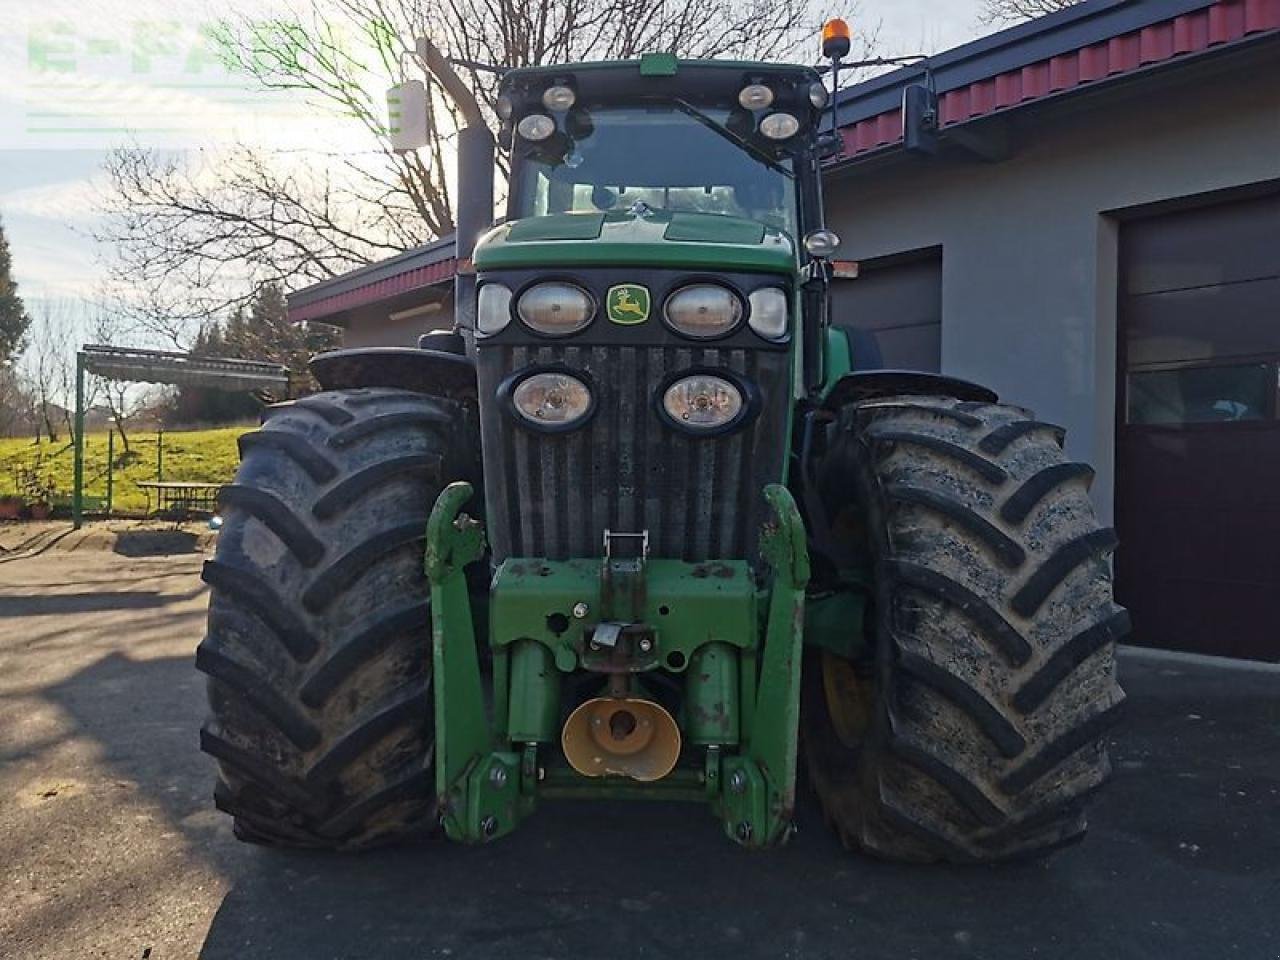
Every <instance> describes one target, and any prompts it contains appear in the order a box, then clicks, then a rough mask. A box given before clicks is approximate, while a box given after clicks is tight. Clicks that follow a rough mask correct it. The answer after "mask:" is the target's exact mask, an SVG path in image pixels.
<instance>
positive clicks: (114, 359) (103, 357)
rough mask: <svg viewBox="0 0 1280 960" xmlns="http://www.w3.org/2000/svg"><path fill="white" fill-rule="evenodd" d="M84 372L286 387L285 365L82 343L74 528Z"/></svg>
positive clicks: (79, 520)
mask: <svg viewBox="0 0 1280 960" xmlns="http://www.w3.org/2000/svg"><path fill="white" fill-rule="evenodd" d="M87 373H91V374H93V375H94V376H98V377H102V378H104V379H106V380H132V381H136V382H139V383H171V384H177V385H179V386H188V387H207V388H209V389H210V390H227V391H233V392H234V391H248V390H263V389H268V388H273V387H274V388H277V389H280V390H282V391H283V392H284V393H285V394H286V395H287V394H288V392H289V385H290V380H289V369H288V368H287V367H285V366H282V365H281V364H278V363H267V362H264V361H260V360H226V359H221V358H213V357H208V358H206V357H193V356H191V355H189V354H186V353H176V352H174V351H171V350H144V349H141V348H138V347H107V346H102V345H97V344H85V345H84V346H83V347H81V348H80V350H79V352H77V353H76V429H75V433H76V435H75V467H74V470H75V480H74V483H75V490H74V493H73V495H72V501H71V518H72V524H73V525H74V527H75V529H77V530H79V529H80V527H81V525H82V524H83V522H84V378H85V374H87Z"/></svg>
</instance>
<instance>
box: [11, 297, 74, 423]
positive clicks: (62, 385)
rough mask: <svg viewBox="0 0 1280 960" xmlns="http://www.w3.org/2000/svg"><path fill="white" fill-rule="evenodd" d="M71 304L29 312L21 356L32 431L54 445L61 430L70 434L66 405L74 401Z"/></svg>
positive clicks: (44, 304)
mask: <svg viewBox="0 0 1280 960" xmlns="http://www.w3.org/2000/svg"><path fill="white" fill-rule="evenodd" d="M75 309H76V307H75V304H74V303H72V302H70V301H63V300H55V301H45V302H41V303H38V304H37V305H36V306H35V307H34V308H33V309H32V311H31V312H32V315H33V319H34V323H33V324H32V332H31V334H30V343H29V345H28V347H27V349H26V351H25V352H24V354H23V358H22V359H23V364H22V379H23V381H24V386H25V390H26V394H27V396H28V397H29V398H30V401H31V403H32V405H33V407H34V410H33V416H32V418H31V419H32V430H33V433H34V439H35V440H36V442H37V443H38V442H39V441H40V437H41V433H42V431H43V434H44V435H45V436H46V437H48V439H49V441H50V442H51V443H57V442H58V439H59V437H60V436H61V434H62V433H63V431H64V430H65V432H66V433H67V434H68V435H70V434H71V433H72V426H73V425H72V422H71V413H70V405H71V404H72V403H73V402H74V399H75V376H76V375H75V366H76V353H75V351H76V347H75V338H74V337H73V335H72V333H73V330H74V327H75Z"/></svg>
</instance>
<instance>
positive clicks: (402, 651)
mask: <svg viewBox="0 0 1280 960" xmlns="http://www.w3.org/2000/svg"><path fill="white" fill-rule="evenodd" d="M474 445H475V444H474V440H472V439H471V438H470V437H469V436H467V435H466V432H465V430H463V429H462V428H461V413H460V410H459V408H458V407H457V405H455V404H453V403H450V402H448V401H444V400H438V399H435V398H431V397H427V396H424V395H421V394H416V393H410V392H408V391H403V390H391V389H363V390H342V391H333V392H329V393H321V394H315V395H313V396H310V397H306V398H304V399H301V400H298V401H295V402H292V403H285V404H278V405H276V406H275V407H273V408H270V409H269V411H268V418H267V419H266V421H265V423H264V425H263V427H262V429H261V430H258V431H256V432H254V433H248V434H245V435H244V436H242V437H241V438H240V453H241V464H240V469H239V471H238V472H237V474H236V477H235V481H234V482H233V483H232V484H230V485H228V486H227V487H225V488H223V491H222V496H221V504H222V510H223V517H224V523H223V527H222V532H221V534H220V535H219V537H218V547H217V552H216V553H215V555H214V558H213V559H212V560H210V561H208V562H207V563H206V564H205V568H204V574H203V576H204V579H205V581H206V582H207V583H208V584H209V585H210V586H211V587H212V593H211V598H210V603H209V624H208V632H207V634H206V636H205V638H204V640H203V641H202V642H201V644H200V646H199V649H198V650H197V653H196V666H197V667H198V668H199V669H200V670H202V671H203V672H204V673H206V674H207V675H208V677H209V705H210V708H211V712H212V716H211V717H210V719H209V720H208V722H207V723H206V724H205V725H204V727H203V729H202V730H201V738H200V742H201V747H202V749H204V750H205V751H206V752H207V753H209V754H211V755H212V756H213V757H214V758H216V759H217V761H218V768H219V778H218V783H217V786H216V788H215V791H214V798H215V802H216V804H217V806H218V807H219V808H220V809H221V810H223V811H225V812H226V813H229V814H231V815H232V816H233V817H234V818H235V832H236V836H238V837H239V838H240V839H242V840H247V841H251V842H257V843H268V844H275V845H285V846H304V847H339V848H354V847H364V846H369V845H372V844H375V843H378V842H380V841H385V840H387V839H390V838H392V837H405V836H413V835H420V834H425V833H428V832H430V831H431V830H433V829H434V827H435V824H436V818H435V805H434V793H435V790H434V783H433V779H432V778H433V774H432V764H431V760H432V753H433V733H432V726H433V725H432V706H431V692H430V662H431V656H430V651H431V627H430V606H429V590H428V586H427V582H426V579H425V577H424V574H423V543H422V541H423V537H424V535H425V532H426V524H427V514H428V512H429V511H430V509H431V506H432V504H433V503H434V501H435V497H436V495H437V494H438V493H439V491H440V490H441V488H442V487H443V485H444V484H445V483H446V482H447V481H449V480H451V479H455V478H457V477H458V476H459V475H460V473H465V472H466V470H467V466H466V464H467V463H469V462H470V460H469V457H470V456H472V455H473V452H472V451H470V449H469V448H470V447H471V446H474ZM460 455H461V456H460Z"/></svg>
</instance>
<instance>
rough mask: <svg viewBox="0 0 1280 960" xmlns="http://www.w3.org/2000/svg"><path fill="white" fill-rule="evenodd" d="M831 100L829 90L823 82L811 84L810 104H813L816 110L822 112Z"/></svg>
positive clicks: (817, 81)
mask: <svg viewBox="0 0 1280 960" xmlns="http://www.w3.org/2000/svg"><path fill="white" fill-rule="evenodd" d="M829 99H830V96H829V95H828V93H827V88H826V87H825V86H823V83H822V81H821V80H815V81H813V83H811V84H809V102H810V103H812V104H813V108H814V109H815V110H821V109H822V108H823V107H825V106H826V105H827V101H828V100H829Z"/></svg>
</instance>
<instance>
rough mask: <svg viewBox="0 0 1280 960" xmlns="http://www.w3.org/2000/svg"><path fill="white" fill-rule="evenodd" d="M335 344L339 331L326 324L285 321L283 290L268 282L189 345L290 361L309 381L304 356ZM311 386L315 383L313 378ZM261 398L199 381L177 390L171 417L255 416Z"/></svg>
mask: <svg viewBox="0 0 1280 960" xmlns="http://www.w3.org/2000/svg"><path fill="white" fill-rule="evenodd" d="M338 344H339V339H338V336H337V331H336V330H334V329H333V328H331V327H327V326H311V327H308V326H305V325H302V324H296V323H290V322H289V311H288V305H287V303H286V301H285V295H284V291H283V290H282V289H281V288H280V287H279V286H278V285H276V284H273V283H268V284H266V285H264V286H263V287H262V288H261V289H259V291H258V293H257V295H256V296H255V297H254V299H253V301H252V302H251V303H250V305H249V309H248V311H247V312H246V311H244V310H236V311H235V312H234V313H232V314H231V316H229V317H227V319H226V320H225V321H223V322H221V323H219V322H217V321H214V322H212V323H210V324H209V325H208V326H206V327H204V328H202V329H201V330H200V332H199V334H198V335H197V336H196V339H195V342H194V343H193V344H192V346H191V355H192V356H197V357H227V358H230V359H236V360H266V361H268V362H271V363H278V364H281V365H282V366H285V367H288V368H289V370H290V372H292V373H294V374H298V375H299V382H303V383H305V382H307V379H308V378H307V377H306V371H307V361H308V360H309V359H310V358H311V355H312V354H313V353H318V352H320V351H321V350H331V349H333V348H334V347H335V346H337V345H338ZM310 389H315V386H314V384H312V385H311V386H310ZM260 409H261V404H260V403H259V401H258V400H257V399H255V398H254V397H253V396H252V395H251V394H247V393H225V392H220V391H216V390H206V389H200V388H198V387H183V388H181V389H180V390H179V391H178V395H177V398H176V399H175V401H174V404H173V407H172V411H171V413H170V416H169V421H170V423H174V424H194V423H228V422H233V421H236V420H245V419H250V418H252V417H254V416H255V415H256V414H257V413H258V411H259V410H260Z"/></svg>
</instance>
